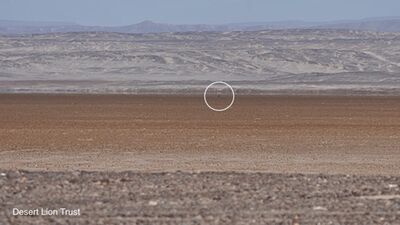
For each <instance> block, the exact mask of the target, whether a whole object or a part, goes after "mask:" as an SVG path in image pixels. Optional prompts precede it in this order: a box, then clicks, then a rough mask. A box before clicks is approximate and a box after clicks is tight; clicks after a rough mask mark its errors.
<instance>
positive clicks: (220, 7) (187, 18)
mask: <svg viewBox="0 0 400 225" xmlns="http://www.w3.org/2000/svg"><path fill="white" fill-rule="evenodd" d="M399 14H400V1H398V0H329V1H328V0H326V1H321V0H296V1H289V0H84V1H82V0H35V1H32V0H1V1H0V20H18V21H29V22H33V21H42V22H49V21H66V22H74V23H79V24H82V25H91V26H123V25H130V24H134V23H139V22H141V21H144V20H152V21H156V22H160V23H170V24H226V23H245V22H267V21H293V20H296V21H310V22H316V21H319V22H321V21H332V20H353V19H362V18H370V17H388V16H399Z"/></svg>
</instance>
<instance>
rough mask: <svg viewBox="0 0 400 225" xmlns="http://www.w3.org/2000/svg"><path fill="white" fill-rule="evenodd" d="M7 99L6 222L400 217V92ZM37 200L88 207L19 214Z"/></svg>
mask: <svg viewBox="0 0 400 225" xmlns="http://www.w3.org/2000/svg"><path fill="white" fill-rule="evenodd" d="M225 100H226V99H224V98H221V99H218V98H216V99H214V100H213V104H218V103H219V102H218V101H222V102H223V101H225ZM0 109H1V111H0V120H1V121H0V124H1V127H0V146H1V149H0V223H2V224H313V223H320V224H399V223H398V221H399V220H400V188H399V185H400V183H399V182H400V181H399V177H400V174H399V171H400V152H399V143H400V98H399V97H349V96H347V97H338V96H330V97H329V96H237V99H236V102H235V104H234V105H233V107H232V108H231V109H229V110H228V111H226V112H224V113H217V112H214V111H211V110H210V109H208V108H207V107H206V106H205V104H204V102H203V98H202V96H157V95H153V96H149V95H148V96H138V95H46V94H2V95H0ZM85 171H87V172H85ZM125 171H127V172H125ZM41 207H43V208H48V209H59V208H61V207H66V208H69V209H79V210H80V212H81V215H80V216H76V217H70V216H33V217H27V216H13V215H12V210H13V208H18V209H34V208H41Z"/></svg>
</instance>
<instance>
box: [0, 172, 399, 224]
mask: <svg viewBox="0 0 400 225" xmlns="http://www.w3.org/2000/svg"><path fill="white" fill-rule="evenodd" d="M0 184H1V185H0V200H1V201H0V208H1V210H0V223H1V224H400V189H399V185H400V177H395V176H350V175H301V174H292V175H288V174H270V173H233V172H220V173H218V172H202V173H186V172H179V171H178V172H173V173H135V172H118V173H117V172H78V171H75V172H26V171H2V172H1V176H0ZM62 207H65V208H68V209H79V210H80V216H13V215H11V214H12V209H13V208H19V209H31V208H48V209H58V208H62Z"/></svg>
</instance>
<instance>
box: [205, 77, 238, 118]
mask: <svg viewBox="0 0 400 225" xmlns="http://www.w3.org/2000/svg"><path fill="white" fill-rule="evenodd" d="M215 84H223V85H225V86H227V87H228V88H229V89H230V90H231V92H232V101H231V103H230V104H229V105H228V106H227V107H225V108H223V109H216V108H214V107H212V106H210V104H209V103H208V101H207V91H208V89H209V88H210V87H212V86H213V85H215ZM204 102H205V103H206V105H207V107H208V108H210V109H211V110H213V111H216V112H224V111H226V110H228V109H229V108H230V107H232V105H233V103H234V102H235V91H234V90H233V88H232V86H231V85H229V84H228V83H226V82H224V81H216V82H213V83H211V84H210V85H208V86H207V88H206V90H205V91H204Z"/></svg>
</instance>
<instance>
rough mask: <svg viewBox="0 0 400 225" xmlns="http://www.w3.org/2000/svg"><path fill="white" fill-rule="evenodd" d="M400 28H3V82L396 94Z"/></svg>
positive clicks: (91, 89) (111, 88)
mask: <svg viewBox="0 0 400 225" xmlns="http://www.w3.org/2000/svg"><path fill="white" fill-rule="evenodd" d="M399 46H400V34H399V33H376V32H367V31H352V30H326V29H292V30H290V29H289V30H265V31H252V32H188V33H158V34H121V33H102V32H91V33H55V34H42V35H23V36H0V92H27V93H31V92H47V93H54V92H62V93H65V92H75V93H130V94H143V93H151V94H155V93H158V94H174V93H175V94H176V93H190V94H193V93H198V94H201V93H202V91H203V90H204V87H205V86H207V85H208V84H210V83H211V82H213V81H218V80H223V81H226V82H229V83H230V84H232V85H235V86H236V87H238V89H239V90H240V92H242V93H243V94H246V93H247V94H249V93H252V94H254V93H257V94H260V93H261V94H264V93H272V94H276V93H278V94H287V93H289V94H316V93H317V94H324V93H325V94H326V93H328V94H329V93H331V94H332V92H334V94H340V95H342V94H359V93H362V94H363V95H398V93H399V86H400V78H399V72H400V47H399Z"/></svg>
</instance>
